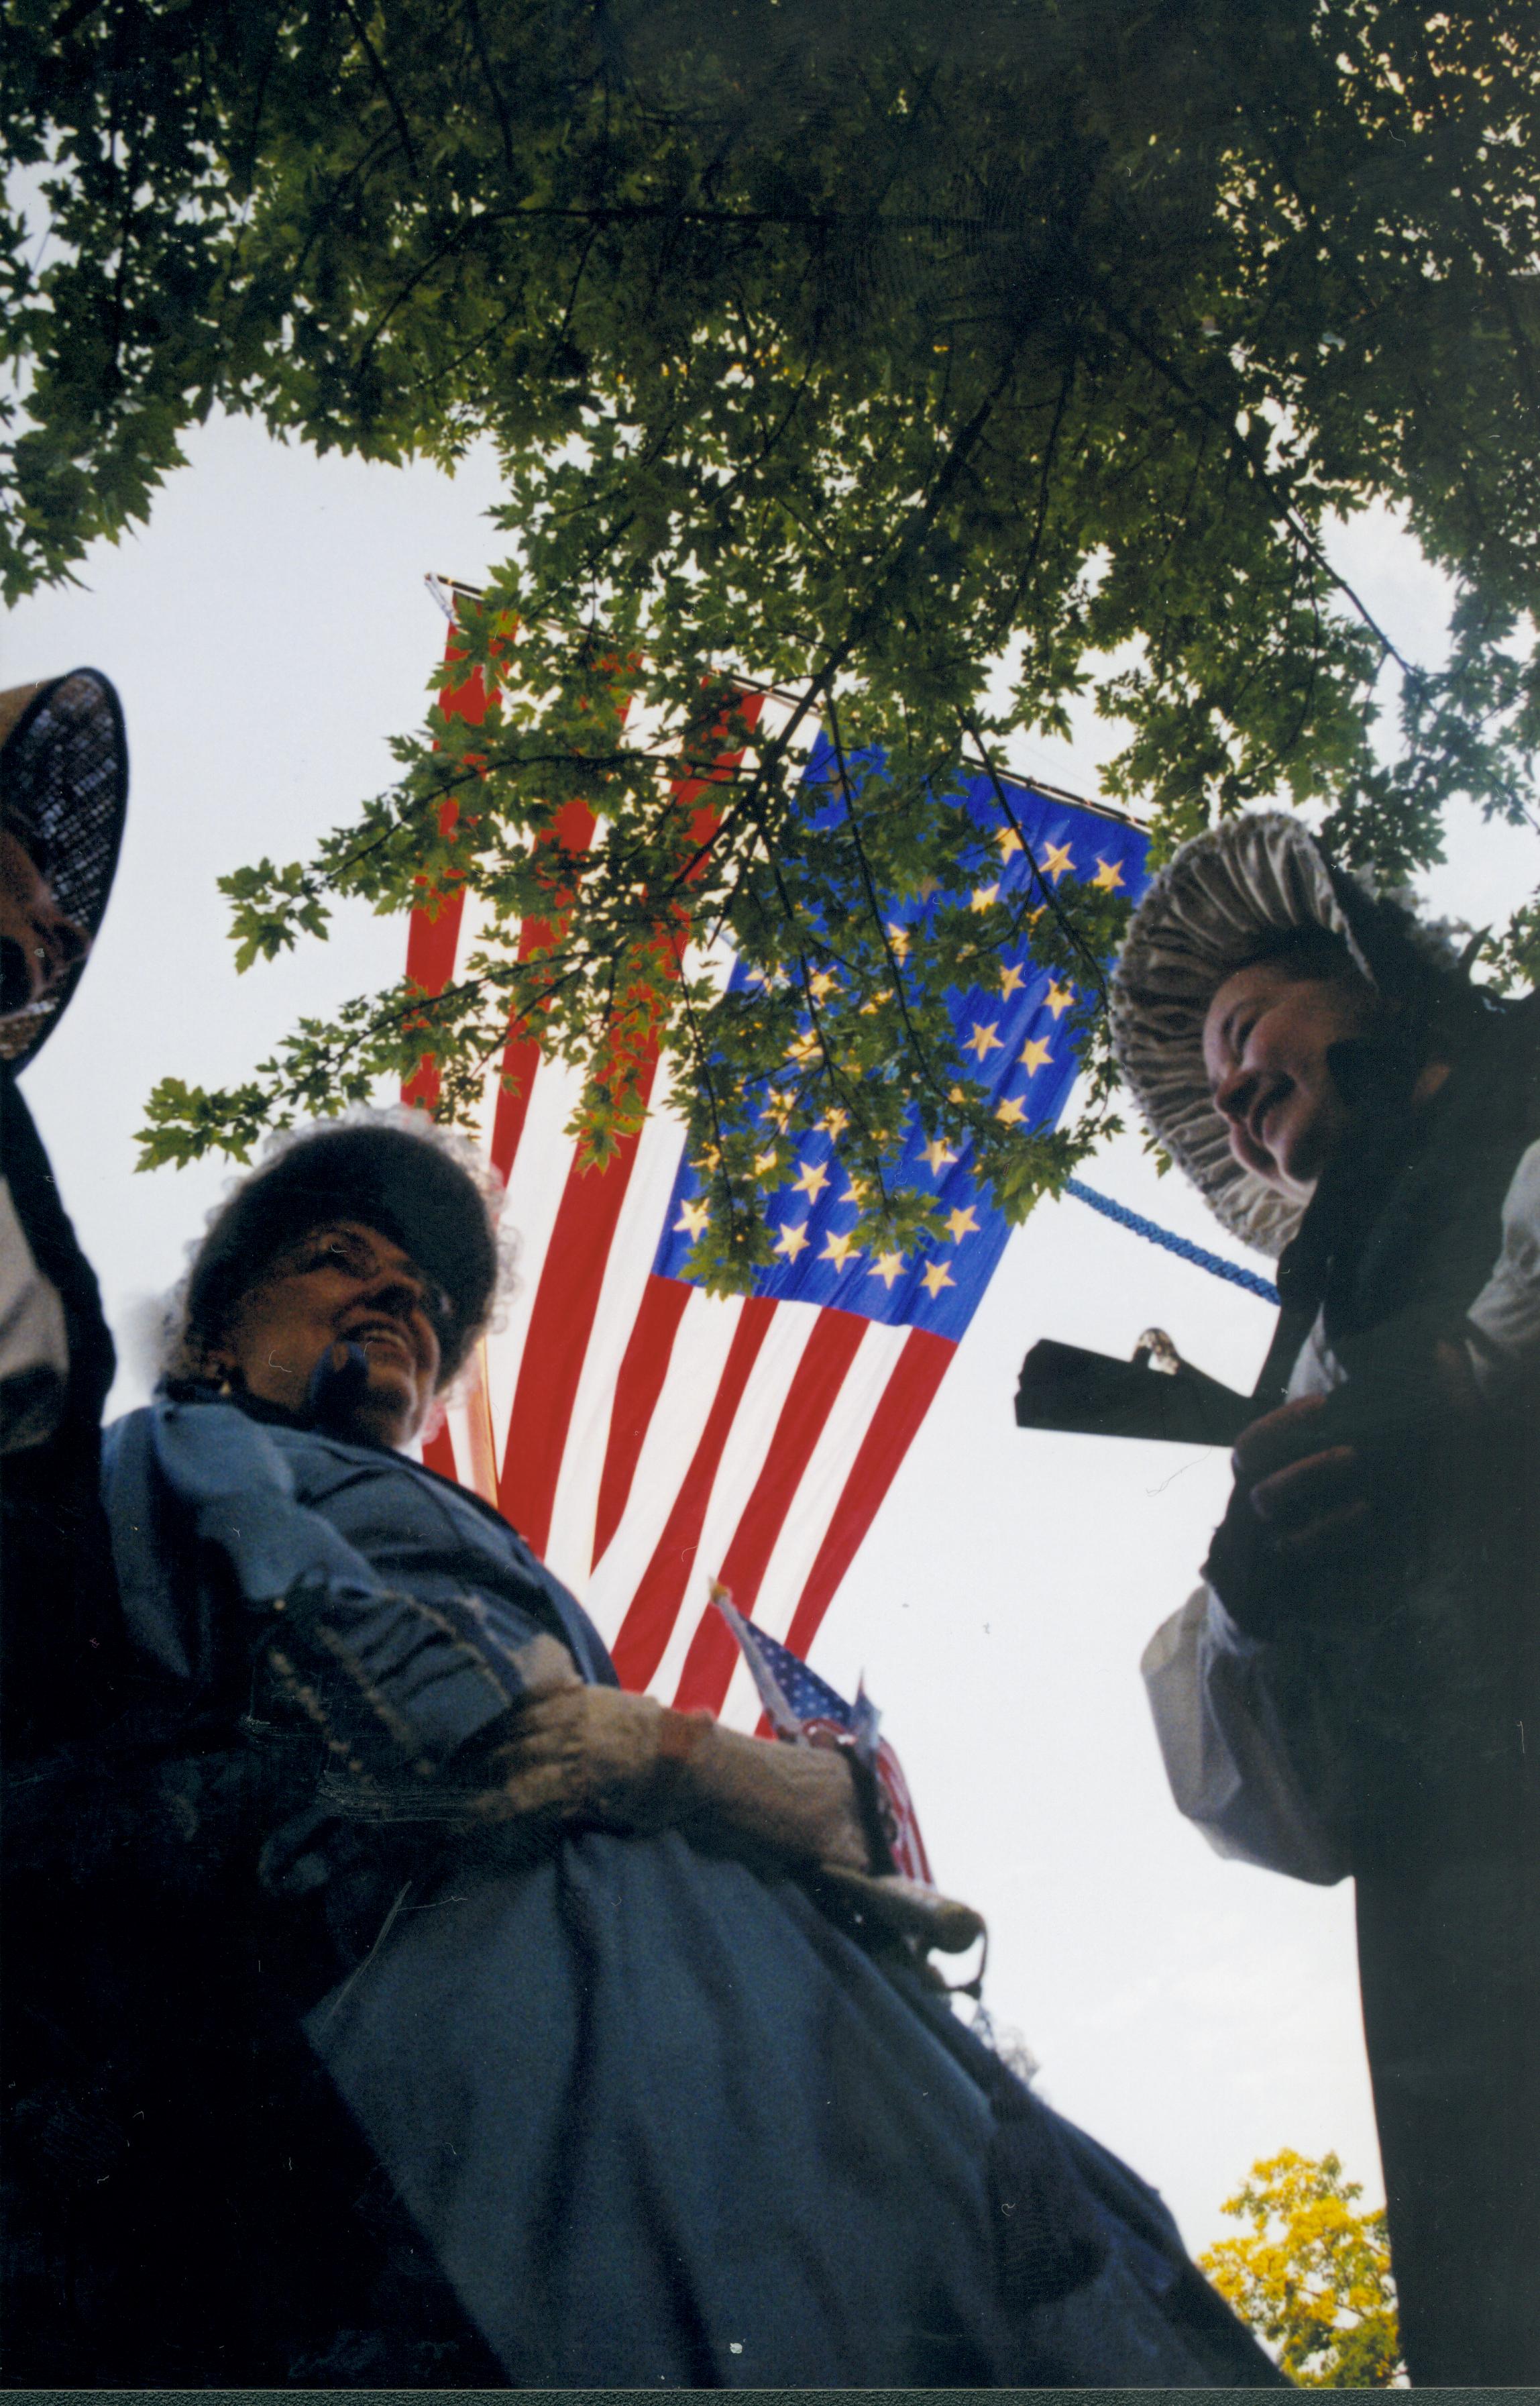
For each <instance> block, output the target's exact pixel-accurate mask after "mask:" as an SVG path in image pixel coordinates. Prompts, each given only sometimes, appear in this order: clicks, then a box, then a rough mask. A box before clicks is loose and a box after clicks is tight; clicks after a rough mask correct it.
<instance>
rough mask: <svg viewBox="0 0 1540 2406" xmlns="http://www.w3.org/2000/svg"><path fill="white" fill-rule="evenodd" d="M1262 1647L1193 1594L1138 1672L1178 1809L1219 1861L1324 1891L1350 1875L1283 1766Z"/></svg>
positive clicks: (1284, 1751)
mask: <svg viewBox="0 0 1540 2406" xmlns="http://www.w3.org/2000/svg"><path fill="white" fill-rule="evenodd" d="M1264 1652H1265V1649H1264V1648H1261V1647H1259V1646H1257V1645H1256V1644H1255V1643H1254V1642H1253V1641H1252V1640H1251V1639H1250V1638H1249V1637H1248V1636H1247V1635H1245V1633H1244V1631H1242V1630H1240V1629H1237V1628H1236V1624H1235V1622H1234V1621H1232V1620H1231V1618H1230V1616H1229V1614H1228V1613H1227V1612H1226V1611H1225V1609H1224V1606H1223V1605H1222V1603H1221V1602H1220V1600H1219V1597H1218V1596H1217V1595H1216V1594H1215V1593H1214V1592H1213V1590H1212V1588H1210V1587H1208V1586H1203V1587H1200V1588H1199V1589H1198V1590H1197V1591H1196V1592H1195V1593H1194V1594H1193V1595H1190V1596H1189V1597H1188V1599H1187V1602H1186V1603H1185V1604H1184V1605H1183V1606H1182V1608H1181V1610H1180V1612H1178V1613H1174V1614H1173V1615H1172V1617H1171V1619H1170V1620H1169V1621H1166V1622H1164V1623H1163V1624H1162V1626H1161V1627H1160V1628H1159V1629H1157V1630H1156V1632H1155V1634H1154V1635H1153V1637H1151V1640H1150V1643H1149V1645H1148V1646H1147V1647H1146V1648H1145V1649H1144V1659H1143V1661H1142V1663H1140V1665H1139V1668H1140V1670H1141V1671H1142V1672H1143V1674H1144V1685H1145V1692H1146V1693H1147V1695H1148V1696H1149V1698H1150V1708H1151V1712H1152V1713H1153V1715H1154V1720H1155V1734H1156V1736H1157V1738H1158V1739H1159V1741H1160V1750H1161V1754H1162V1757H1163V1759H1164V1761H1165V1763H1166V1778H1167V1779H1168V1780H1169V1781H1170V1784H1171V1793H1172V1795H1173V1797H1174V1798H1175V1800H1176V1804H1177V1809H1178V1811H1179V1812H1180V1813H1182V1814H1184V1815H1185V1816H1186V1818H1187V1819H1188V1820H1189V1821H1195V1822H1196V1824H1197V1826H1198V1828H1199V1829H1200V1830H1201V1831H1202V1832H1203V1834H1204V1836H1205V1837H1206V1838H1207V1839H1208V1844H1209V1845H1210V1846H1211V1847H1213V1849H1214V1852H1215V1853H1216V1854H1218V1855H1229V1856H1233V1857H1234V1858H1235V1859H1236V1861H1240V1862H1243V1863H1259V1864H1261V1865H1262V1866H1263V1867H1264V1869H1265V1870H1268V1871H1275V1872H1287V1873H1288V1874H1289V1875H1291V1877H1293V1878H1294V1879H1303V1880H1313V1881H1315V1882H1316V1883H1317V1884H1318V1885H1320V1886H1322V1887H1330V1886H1331V1885H1332V1883H1333V1882H1334V1881H1335V1880H1339V1879H1342V1878H1343V1877H1344V1876H1345V1875H1346V1874H1347V1872H1348V1869H1349V1865H1348V1863H1347V1861H1346V1859H1345V1858H1344V1857H1343V1856H1342V1854H1341V1853H1340V1852H1339V1851H1338V1849H1337V1848H1336V1847H1335V1845H1334V1844H1333V1842H1332V1840H1331V1839H1330V1838H1329V1837H1328V1836H1327V1833H1326V1832H1325V1830H1324V1829H1323V1828H1322V1826H1321V1822H1320V1821H1319V1820H1318V1819H1317V1818H1316V1816H1315V1813H1314V1812H1313V1810H1312V1808H1311V1805H1310V1802H1309V1799H1308V1797H1307V1795H1306V1793H1305V1790H1304V1788H1303V1787H1302V1786H1301V1784H1300V1781H1299V1778H1298V1776H1297V1774H1296V1773H1295V1771H1294V1768H1293V1763H1292V1762H1290V1759H1289V1750H1288V1747H1287V1745H1286V1743H1285V1740H1284V1735H1283V1731H1282V1729H1281V1727H1280V1725H1279V1718H1278V1713H1277V1711H1276V1709H1275V1707H1274V1705H1273V1702H1272V1699H1271V1697H1270V1696H1269V1694H1268V1692H1267V1686H1266V1680H1265V1677H1264V1670H1263V1660H1262V1658H1263V1657H1264Z"/></svg>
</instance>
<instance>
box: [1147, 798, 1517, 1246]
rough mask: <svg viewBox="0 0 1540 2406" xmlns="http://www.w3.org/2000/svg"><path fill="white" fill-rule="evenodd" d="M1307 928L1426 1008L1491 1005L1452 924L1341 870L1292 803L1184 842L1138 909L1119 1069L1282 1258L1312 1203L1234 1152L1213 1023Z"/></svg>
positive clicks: (1182, 1156)
mask: <svg viewBox="0 0 1540 2406" xmlns="http://www.w3.org/2000/svg"><path fill="white" fill-rule="evenodd" d="M1307 927H1314V928H1320V929H1321V930H1323V931H1324V932H1325V933H1326V934H1328V935H1330V936H1333V937H1335V939H1336V940H1337V941H1338V942H1339V943H1340V944H1341V945H1342V947H1343V949H1344V952H1345V954H1346V955H1347V957H1348V959H1349V960H1350V961H1351V963H1352V966H1353V967H1354V968H1355V969H1357V970H1358V971H1359V973H1360V975H1361V976H1363V978H1364V979H1365V980H1366V981H1367V982H1368V984H1371V985H1373V986H1375V987H1377V988H1378V990H1379V991H1381V992H1382V993H1384V994H1385V995H1386V996H1387V997H1388V998H1394V999H1396V1000H1398V1001H1406V1000H1408V999H1413V1000H1415V1001H1416V1003H1417V1005H1418V1008H1419V1010H1420V1012H1422V1013H1423V1014H1424V1015H1425V1014H1426V1012H1427V1010H1428V1008H1429V1003H1430V998H1433V1000H1434V1007H1435V1008H1436V1007H1444V1008H1448V1006H1449V1005H1450V1004H1451V1003H1452V1004H1453V1006H1454V1007H1455V1008H1456V1009H1458V1008H1460V1006H1461V1004H1462V1002H1464V1003H1473V1002H1474V1003H1475V1006H1476V1008H1477V1009H1480V1008H1482V1007H1483V1006H1482V1004H1481V1002H1480V1000H1479V995H1480V990H1479V989H1478V988H1473V987H1472V986H1471V985H1470V984H1469V982H1468V981H1467V980H1466V979H1465V978H1464V976H1463V974H1462V965H1461V960H1460V955H1459V953H1458V951H1457V949H1456V947H1455V946H1454V944H1453V943H1452V942H1451V941H1450V939H1449V937H1448V935H1447V933H1446V932H1445V931H1444V930H1443V929H1442V928H1439V927H1434V926H1430V925H1428V924H1426V923H1423V922H1421V921H1420V920H1419V919H1417V918H1416V917H1415V915H1414V914H1413V913H1412V912H1411V910H1409V909H1408V908H1407V907H1406V905H1405V904H1404V903H1402V902H1400V901H1399V900H1397V899H1394V898H1392V897H1390V896H1384V895H1376V894H1375V893H1373V892H1372V891H1371V890H1370V888H1369V887H1368V886H1367V885H1363V884H1362V883H1361V882H1360V881H1359V880H1358V879H1357V878H1356V877H1354V876H1349V874H1348V873H1347V872H1346V871H1344V870H1339V869H1337V868H1335V866H1334V865H1333V864H1332V863H1331V862H1330V861H1329V860H1328V859H1327V857H1326V855H1325V854H1324V853H1323V851H1322V850H1321V845H1320V844H1319V843H1318V842H1316V839H1315V838H1314V836H1312V835H1311V833H1310V830H1309V829H1308V828H1307V827H1306V825H1305V824H1304V822H1303V820H1301V819H1298V818H1295V817H1293V815H1291V814H1289V813H1287V812H1283V811H1256V812H1248V813H1244V814H1240V815H1239V816H1236V817H1235V818H1230V819H1225V820H1224V821H1222V824H1221V825H1220V826H1219V827H1217V828H1210V829H1209V830H1208V833H1207V834H1205V835H1200V836H1197V837H1195V838H1194V841H1193V842H1191V843H1187V844H1183V846H1182V848H1181V850H1180V852H1179V853H1177V854H1176V855H1175V856H1174V857H1173V858H1172V859H1171V860H1170V861H1169V862H1168V863H1167V864H1166V868H1165V869H1163V870H1161V872H1160V874H1159V875H1158V876H1157V877H1156V878H1155V880H1154V882H1153V883H1152V885H1151V886H1150V888H1149V890H1148V892H1147V893H1146V894H1145V896H1144V898H1143V899H1142V900H1141V902H1140V903H1139V906H1138V908H1137V911H1136V912H1135V913H1134V915H1133V918H1132V919H1131V920H1130V922H1129V925H1128V933H1127V935H1126V937H1125V938H1124V941H1123V950H1122V952H1121V953H1120V955H1119V956H1118V961H1117V966H1116V969H1114V972H1113V979H1112V996H1111V1020H1112V1041H1113V1045H1114V1048H1115V1050H1116V1053H1117V1056H1118V1065H1119V1068H1120V1069H1122V1071H1123V1077H1124V1079H1125V1080H1126V1081H1127V1083H1128V1085H1129V1087H1130V1088H1131V1089H1132V1091H1133V1094H1134V1097H1135V1100H1136V1101H1137V1104H1138V1107H1139V1110H1140V1111H1141V1112H1142V1113H1143V1116H1144V1118H1145V1120H1146V1122H1147V1123H1148V1125H1149V1126H1150V1128H1151V1131H1152V1133H1153V1134H1154V1135H1155V1136H1156V1137H1157V1138H1158V1139H1159V1140H1160V1142H1161V1143H1162V1144H1163V1145H1165V1146H1166V1148H1167V1150H1168V1151H1169V1152H1170V1153H1171V1154H1172V1156H1173V1158H1174V1159H1175V1160H1176V1161H1177V1163H1178V1164H1179V1166H1180V1168H1182V1169H1184V1170H1185V1171H1186V1173H1187V1175H1188V1177H1189V1178H1190V1179H1191V1180H1192V1181H1193V1183H1194V1186H1196V1187H1197V1189H1198V1191H1199V1192H1200V1194H1201V1195H1202V1196H1203V1197H1204V1199H1205V1201H1206V1202H1207V1203H1208V1206H1209V1208H1210V1210H1212V1211H1213V1212H1214V1213H1215V1215H1216V1217H1217V1218H1218V1219H1220V1220H1221V1221H1222V1223H1223V1224H1224V1226H1225V1227H1226V1228H1228V1229H1229V1230H1230V1232H1231V1234H1232V1235H1233V1236H1236V1237H1238V1238H1240V1239H1241V1240H1242V1242H1243V1243H1245V1244H1248V1245H1254V1246H1255V1247H1256V1249H1257V1251H1258V1252H1259V1253H1270V1254H1272V1255H1274V1256H1275V1257H1276V1256H1277V1255H1278V1254H1279V1253H1281V1252H1282V1251H1283V1248H1284V1246H1285V1245H1286V1244H1287V1243H1288V1242H1289V1239H1290V1238H1291V1237H1292V1236H1293V1233H1294V1230H1295V1228H1296V1227H1297V1226H1298V1224H1299V1219H1300V1215H1301V1212H1302V1210H1303V1208H1304V1207H1303V1205H1302V1204H1301V1203H1298V1202H1295V1201H1293V1200H1292V1199H1291V1198H1290V1197H1289V1196H1285V1195H1280V1194H1279V1192H1278V1191H1277V1189H1276V1188H1274V1187H1272V1186H1269V1185H1268V1184H1267V1183H1266V1182H1265V1181H1264V1180H1263V1179H1261V1178H1259V1177H1258V1176H1257V1175H1256V1174H1255V1172H1254V1171H1252V1170H1249V1169H1246V1168H1242V1166H1241V1164H1240V1163H1239V1162H1238V1161H1237V1160H1236V1157H1235V1155H1234V1153H1232V1152H1231V1150H1230V1132H1229V1124H1228V1122H1227V1121H1226V1120H1225V1118H1224V1116H1223V1114H1222V1112H1221V1111H1219V1109H1218V1108H1217V1106H1216V1104H1215V1102H1214V1099H1213V1097H1212V1095H1211V1094H1210V1093H1209V1090H1208V1072H1207V1070H1206V1069H1205V1067H1204V1059H1203V1027H1204V1021H1205V1019H1206V1018H1207V1016H1208V1006H1209V1004H1210V1003H1211V1002H1212V1000H1213V998H1214V997H1215V995H1216V994H1217V993H1218V992H1219V989H1220V987H1221V986H1222V984H1224V981H1225V979H1226V978H1228V977H1231V976H1233V975H1234V973H1235V971H1236V969H1241V968H1244V967H1245V965H1246V964H1247V963H1248V962H1249V961H1251V960H1254V959H1256V958H1257V957H1258V956H1259V955H1261V954H1262V953H1264V951H1265V949H1266V948H1267V946H1268V944H1269V943H1270V942H1272V941H1276V940H1277V939H1279V938H1280V937H1283V936H1286V935H1287V934H1288V933H1289V931H1290V930H1292V929H1295V928H1307Z"/></svg>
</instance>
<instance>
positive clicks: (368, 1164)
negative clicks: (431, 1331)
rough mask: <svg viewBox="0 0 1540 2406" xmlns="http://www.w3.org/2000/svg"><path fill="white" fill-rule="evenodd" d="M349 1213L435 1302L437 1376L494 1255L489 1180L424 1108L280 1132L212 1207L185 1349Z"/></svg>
mask: <svg viewBox="0 0 1540 2406" xmlns="http://www.w3.org/2000/svg"><path fill="white" fill-rule="evenodd" d="M332 1220H358V1221H361V1222H362V1223H363V1224H365V1225H366V1226H367V1227H371V1228H375V1229H377V1230H378V1231H379V1233H380V1235H381V1236H382V1237H389V1239H390V1240H391V1242H392V1243H393V1244H397V1245H400V1246H401V1248H402V1250H403V1253H410V1255H411V1257H412V1259H413V1261H414V1262H415V1263H416V1264H417V1267H418V1268H419V1269H420V1270H421V1271H422V1272H423V1273H424V1275H425V1276H426V1277H428V1278H429V1279H431V1281H433V1283H434V1285H435V1286H437V1287H439V1288H441V1289H442V1291H443V1294H444V1296H445V1309H444V1312H443V1315H442V1323H441V1324H440V1325H439V1328H438V1337H439V1343H440V1346H441V1348H442V1350H443V1357H444V1358H443V1363H442V1377H443V1379H444V1380H448V1379H450V1378H452V1377H453V1375H454V1373H455V1372H456V1371H457V1370H458V1369H459V1366H460V1365H461V1363H462V1362H463V1361H464V1359H465V1357H466V1355H467V1353H468V1352H470V1350H471V1347H472V1346H473V1343H474V1342H475V1339H476V1337H478V1335H479V1334H480V1332H481V1330H482V1328H483V1326H484V1325H485V1323H486V1321H487V1314H488V1312H489V1311H490V1309H491V1307H492V1302H493V1298H494V1295H495V1294H496V1291H497V1286H498V1281H499V1272H500V1259H499V1253H498V1242H497V1235H496V1210H495V1182H494V1181H493V1180H491V1179H490V1177H489V1176H487V1177H484V1176H482V1175H480V1174H479V1163H478V1162H477V1161H476V1160H475V1157H474V1156H473V1153H472V1149H471V1147H470V1146H469V1145H468V1144H466V1143H465V1142H464V1140H463V1139H455V1138H454V1137H452V1136H450V1135H448V1134H447V1133H446V1132H445V1130H443V1129H441V1128H438V1127H435V1126H434V1125H433V1123H432V1122H431V1120H430V1119H428V1117H427V1116H426V1114H425V1113H424V1112H422V1111H394V1112H384V1111H371V1112H366V1113H360V1114H359V1115H357V1116H354V1117H352V1118H349V1119H347V1120H345V1121H342V1122H340V1123H332V1124H330V1125H321V1126H319V1127H314V1126H313V1127H307V1128H304V1129H303V1130H301V1131H300V1132H299V1133H298V1134H297V1135H294V1136H290V1137H286V1138H284V1139H280V1141H279V1144H278V1145H277V1147H276V1149H275V1152H274V1153H273V1154H272V1156H271V1157H270V1158H269V1160H267V1161H266V1162H264V1163H263V1165H262V1166H261V1168H259V1169H257V1170H255V1171H254V1172H253V1173H252V1175H251V1176H250V1177H248V1178H247V1179H245V1180H243V1182H242V1183H241V1184H240V1185H239V1186H238V1187H237V1188H236V1189H235V1191H234V1193H233V1195H232V1196H231V1197H230V1199H229V1201H228V1202H227V1203H225V1204H224V1205H223V1206H222V1208H221V1209H220V1210H219V1211H218V1212H217V1213H216V1214H215V1217H214V1219H213V1221H212V1223H211V1224H210V1226H209V1230H208V1234H207V1236H206V1237H205V1238H204V1241H203V1243H202V1245H201V1246H200V1247H199V1249H198V1252H197V1253H196V1255H195V1256H194V1259H193V1263H192V1268H191V1273H190V1275H189V1278H188V1284H187V1295H186V1305H185V1311H184V1335H183V1344H184V1347H185V1348H187V1350H189V1351H190V1352H195V1351H196V1350H197V1349H198V1348H199V1347H200V1346H201V1345H202V1344H205V1343H207V1342H209V1341H211V1340H213V1339H214V1338H216V1337H219V1336H220V1335H221V1334H222V1333H223V1331H224V1327H225V1324H226V1323H227V1321H228V1318H229V1315H230V1313H231V1311H232V1309H233V1307H234V1306H235V1305H236V1304H237V1303H238V1302H239V1300H240V1298H241V1296H242V1295H245V1294H246V1293H247V1292H248V1290H249V1289H250V1288H251V1287H252V1286H253V1285H254V1284H255V1283H256V1281H258V1280H259V1279H260V1278H261V1276H262V1273H263V1272H264V1270H265V1269H266V1268H267V1267H268V1266H269V1264H270V1263H272V1262H273V1261H275V1260H276V1258H277V1256H278V1255H279V1254H280V1253H285V1252H287V1250H288V1249H289V1247H290V1245H294V1244H298V1243H299V1241H300V1239H301V1238H304V1236H306V1235H307V1234H308V1233H309V1231H310V1230H311V1229H312V1228H316V1227H319V1226H321V1225H323V1224H325V1223H326V1222H328V1221H332Z"/></svg>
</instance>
